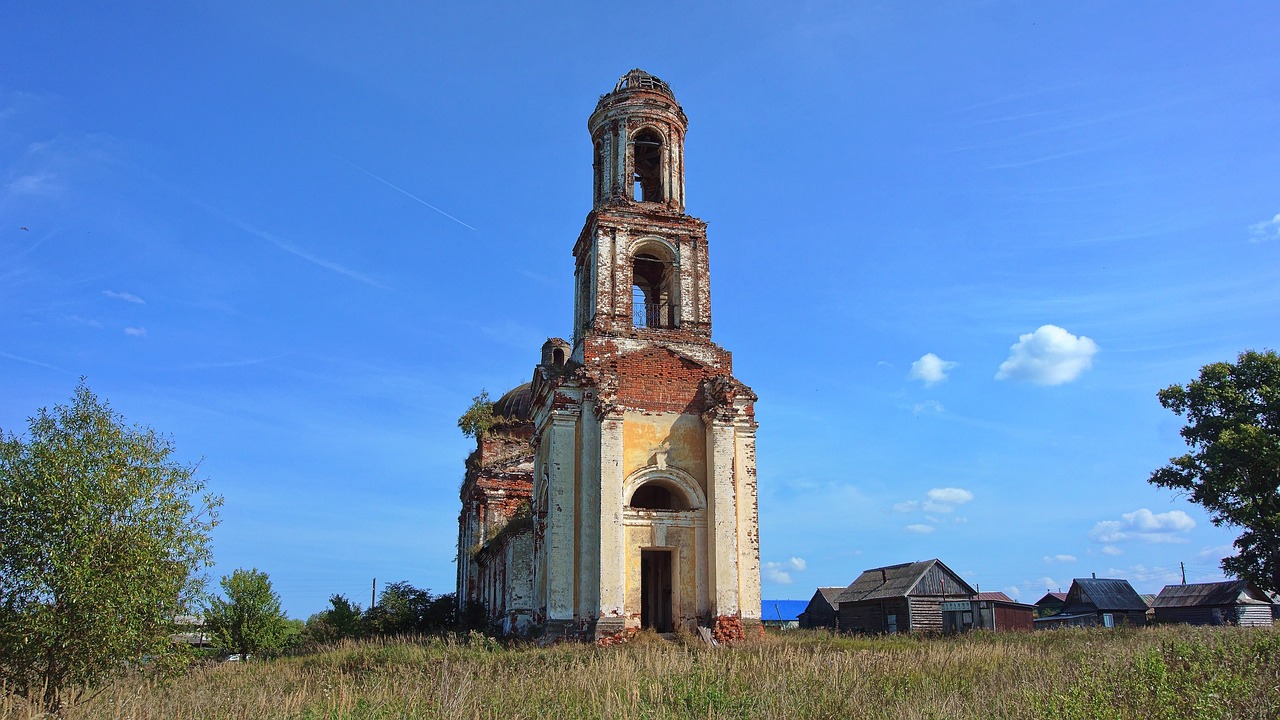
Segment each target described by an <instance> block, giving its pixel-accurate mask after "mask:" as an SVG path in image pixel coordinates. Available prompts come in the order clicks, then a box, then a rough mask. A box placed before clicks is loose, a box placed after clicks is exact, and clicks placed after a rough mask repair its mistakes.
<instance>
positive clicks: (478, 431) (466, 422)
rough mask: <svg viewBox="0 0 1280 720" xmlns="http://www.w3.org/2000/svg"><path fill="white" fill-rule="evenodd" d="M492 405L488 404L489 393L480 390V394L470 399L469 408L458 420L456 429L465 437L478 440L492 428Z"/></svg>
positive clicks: (493, 420) (493, 421)
mask: <svg viewBox="0 0 1280 720" xmlns="http://www.w3.org/2000/svg"><path fill="white" fill-rule="evenodd" d="M495 422H496V419H495V418H494V417H493V403H491V402H489V391H488V390H483V389H482V390H481V391H480V394H479V395H477V396H475V397H473V398H471V406H470V407H468V408H467V411H466V412H465V413H463V414H462V417H460V418H458V427H460V428H462V434H463V435H466V436H467V437H474V438H478V437H480V436H482V435H484V434H485V433H487V432H489V430H490V429H491V428H492V427H493V424H494V423H495Z"/></svg>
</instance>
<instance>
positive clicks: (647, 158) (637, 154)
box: [632, 130, 662, 202]
mask: <svg viewBox="0 0 1280 720" xmlns="http://www.w3.org/2000/svg"><path fill="white" fill-rule="evenodd" d="M632 164H633V168H634V171H633V173H632V181H633V184H634V193H633V197H634V198H635V201H636V202H661V201H662V138H660V137H658V134H657V133H656V132H654V131H652V130H642V131H640V133H639V134H637V135H636V138H635V140H633V141H632Z"/></svg>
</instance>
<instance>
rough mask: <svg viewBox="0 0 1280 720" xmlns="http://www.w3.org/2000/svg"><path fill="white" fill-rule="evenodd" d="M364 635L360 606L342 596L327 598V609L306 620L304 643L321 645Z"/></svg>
mask: <svg viewBox="0 0 1280 720" xmlns="http://www.w3.org/2000/svg"><path fill="white" fill-rule="evenodd" d="M362 634H364V616H363V615H362V614H361V612H360V606H359V605H357V604H356V603H353V602H351V601H350V600H348V599H347V598H346V596H344V595H331V596H329V609H328V610H321V611H320V612H318V613H316V614H315V615H312V616H311V617H309V618H307V628H306V633H305V636H306V641H307V642H308V643H310V644H312V645H323V644H324V643H331V642H335V641H337V640H342V639H344V638H355V637H360V636H361V635H362Z"/></svg>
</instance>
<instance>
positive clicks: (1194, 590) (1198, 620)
mask: <svg viewBox="0 0 1280 720" xmlns="http://www.w3.org/2000/svg"><path fill="white" fill-rule="evenodd" d="M1152 607H1153V608H1154V609H1155V621H1156V622H1162V623H1188V624H1191V625H1239V626H1241V627H1263V626H1265V627H1269V626H1270V625H1271V624H1272V611H1271V600H1270V598H1268V597H1267V594H1266V593H1265V592H1263V591H1262V590H1260V589H1258V587H1257V586H1256V585H1254V584H1253V583H1251V582H1249V581H1248V580H1227V581H1224V582H1211V583H1194V584H1192V585H1165V586H1164V589H1162V590H1161V591H1160V594H1159V595H1157V596H1156V599H1155V602H1154V603H1153V604H1152Z"/></svg>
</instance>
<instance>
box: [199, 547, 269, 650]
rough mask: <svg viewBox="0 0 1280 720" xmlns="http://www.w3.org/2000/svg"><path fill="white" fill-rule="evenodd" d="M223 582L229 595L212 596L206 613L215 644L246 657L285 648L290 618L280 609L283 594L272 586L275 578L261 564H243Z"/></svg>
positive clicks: (208, 628) (205, 617)
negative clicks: (249, 568) (251, 567)
mask: <svg viewBox="0 0 1280 720" xmlns="http://www.w3.org/2000/svg"><path fill="white" fill-rule="evenodd" d="M220 584H221V585H222V591H223V593H224V594H225V595H226V598H225V599H223V598H220V597H214V598H211V599H210V600H209V604H208V607H207V608H206V609H205V613H204V623H205V628H206V629H207V630H208V632H209V634H210V635H212V636H213V642H214V644H215V645H217V646H218V647H220V648H222V649H223V650H225V651H227V652H231V653H235V654H237V655H239V656H240V657H241V658H242V659H247V658H248V657H249V655H253V654H257V655H261V654H263V653H272V652H276V651H279V650H280V649H282V648H283V647H284V644H285V639H286V633H287V631H288V627H289V626H288V619H287V618H285V615H284V612H282V611H281V610H280V596H279V595H277V594H276V592H275V591H274V590H272V589H271V578H269V577H268V576H267V574H266V573H264V572H262V571H260V570H258V569H257V568H254V569H252V570H245V569H243V568H241V569H238V570H236V571H235V572H233V573H231V574H230V575H228V576H226V577H224V578H222V581H221V583H220Z"/></svg>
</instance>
